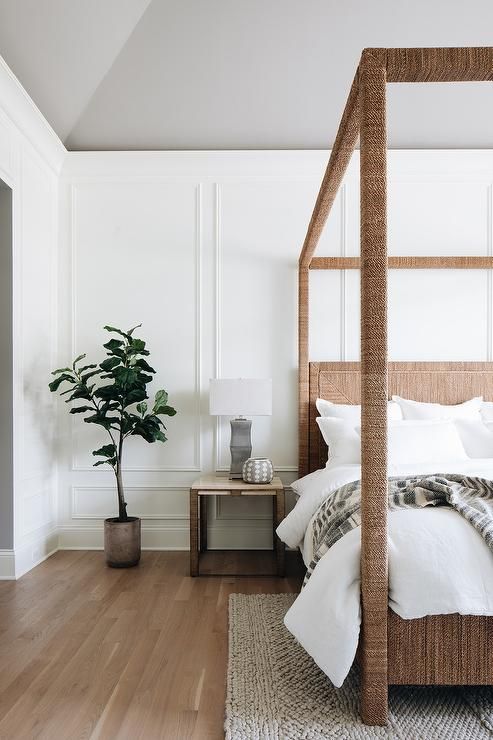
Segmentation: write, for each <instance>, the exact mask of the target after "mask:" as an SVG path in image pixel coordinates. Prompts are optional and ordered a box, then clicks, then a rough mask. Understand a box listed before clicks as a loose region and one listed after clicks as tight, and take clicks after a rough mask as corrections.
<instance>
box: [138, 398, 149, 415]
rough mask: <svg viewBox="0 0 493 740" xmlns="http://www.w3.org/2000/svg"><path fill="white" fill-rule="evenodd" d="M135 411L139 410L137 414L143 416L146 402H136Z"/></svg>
mask: <svg viewBox="0 0 493 740" xmlns="http://www.w3.org/2000/svg"><path fill="white" fill-rule="evenodd" d="M137 411H138V412H139V414H142V416H144V414H145V412H146V411H147V404H146V402H145V401H142V403H138V404H137Z"/></svg>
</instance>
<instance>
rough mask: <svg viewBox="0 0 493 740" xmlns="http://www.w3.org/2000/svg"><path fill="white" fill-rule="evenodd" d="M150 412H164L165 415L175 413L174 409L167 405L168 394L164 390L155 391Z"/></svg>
mask: <svg viewBox="0 0 493 740" xmlns="http://www.w3.org/2000/svg"><path fill="white" fill-rule="evenodd" d="M152 412H153V414H164V415H165V416H174V415H175V414H176V409H174V408H173V407H172V406H168V394H167V393H166V391H163V390H161V391H157V393H156V396H155V399H154V407H153V409H152Z"/></svg>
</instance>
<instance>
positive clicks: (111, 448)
mask: <svg viewBox="0 0 493 740" xmlns="http://www.w3.org/2000/svg"><path fill="white" fill-rule="evenodd" d="M92 454H93V455H99V456H101V457H114V456H115V455H116V447H115V445H114V444H108V445H103V446H102V447H100V448H99V450H94V452H93V453H92Z"/></svg>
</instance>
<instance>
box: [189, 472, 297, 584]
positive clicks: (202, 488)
mask: <svg viewBox="0 0 493 740" xmlns="http://www.w3.org/2000/svg"><path fill="white" fill-rule="evenodd" d="M210 496H271V497H272V501H273V529H274V532H273V553H275V570H274V572H272V571H271V572H269V573H231V572H229V571H228V572H223V573H218V572H211V571H210V570H208V571H207V575H275V573H276V572H277V575H278V576H284V543H283V542H281V540H280V539H279V538H278V537H277V535H276V533H275V530H276V528H277V526H278V525H279V524H280V523H281V521H282V520H283V519H284V510H285V502H284V486H283V484H282V482H281V479H280V478H273V479H272V481H271V483H264V484H257V483H244V482H243V481H242V480H230V479H229V478H226V477H219V476H213V475H210V476H204V477H203V478H199V479H198V480H196V481H195V482H194V483H193V484H192V487H191V488H190V575H191V576H198V575H199V561H200V559H201V553H205V552H206V551H207V499H208V497H210ZM199 509H200V517H199ZM233 552H236V551H232V553H233ZM254 552H255V551H252V554H254ZM208 554H212V551H209V553H208ZM232 559H234V556H232Z"/></svg>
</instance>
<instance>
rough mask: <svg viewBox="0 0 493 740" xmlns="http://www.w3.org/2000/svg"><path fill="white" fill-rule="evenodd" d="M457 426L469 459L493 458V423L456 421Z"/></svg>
mask: <svg viewBox="0 0 493 740" xmlns="http://www.w3.org/2000/svg"><path fill="white" fill-rule="evenodd" d="M454 423H455V426H456V427H457V431H458V432H459V436H460V438H461V441H462V444H463V446H464V449H465V451H466V454H467V456H468V457H472V458H478V457H480V458H485V457H493V423H492V422H486V423H485V422H484V421H481V419H480V420H479V421H478V420H476V419H456V420H455V422H454Z"/></svg>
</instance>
